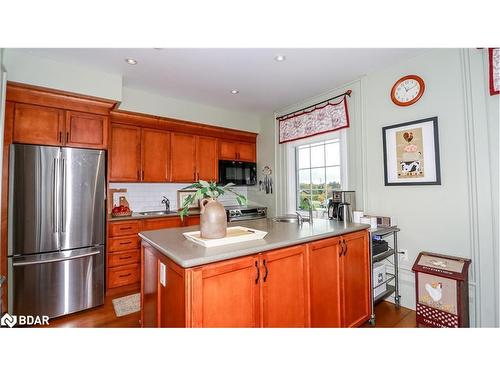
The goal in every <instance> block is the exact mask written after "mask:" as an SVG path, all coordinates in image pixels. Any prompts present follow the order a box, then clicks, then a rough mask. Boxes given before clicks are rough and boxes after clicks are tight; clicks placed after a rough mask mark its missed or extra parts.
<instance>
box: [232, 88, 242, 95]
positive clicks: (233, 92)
mask: <svg viewBox="0 0 500 375" xmlns="http://www.w3.org/2000/svg"><path fill="white" fill-rule="evenodd" d="M239 92H240V91H239V90H236V89H232V90H231V94H237V93H239Z"/></svg>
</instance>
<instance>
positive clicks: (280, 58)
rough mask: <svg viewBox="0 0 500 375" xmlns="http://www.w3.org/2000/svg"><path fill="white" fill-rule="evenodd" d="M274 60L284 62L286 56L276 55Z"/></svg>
mask: <svg viewBox="0 0 500 375" xmlns="http://www.w3.org/2000/svg"><path fill="white" fill-rule="evenodd" d="M274 59H275V60H276V61H278V62H281V61H285V60H286V56H285V55H276V56H275V57H274Z"/></svg>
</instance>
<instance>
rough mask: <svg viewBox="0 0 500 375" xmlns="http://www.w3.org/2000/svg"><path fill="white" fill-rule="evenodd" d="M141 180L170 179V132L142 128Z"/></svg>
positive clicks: (158, 180) (159, 180)
mask: <svg viewBox="0 0 500 375" xmlns="http://www.w3.org/2000/svg"><path fill="white" fill-rule="evenodd" d="M141 155H142V157H141V165H142V172H141V180H142V181H145V182H167V181H169V179H170V175H169V167H170V166H169V164H170V163H169V162H170V133H169V132H165V131H161V130H154V129H147V128H144V129H142V139H141Z"/></svg>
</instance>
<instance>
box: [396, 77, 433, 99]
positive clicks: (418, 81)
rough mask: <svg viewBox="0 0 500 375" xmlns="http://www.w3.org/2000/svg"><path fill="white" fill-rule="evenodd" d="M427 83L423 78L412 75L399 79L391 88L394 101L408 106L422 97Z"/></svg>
mask: <svg viewBox="0 0 500 375" xmlns="http://www.w3.org/2000/svg"><path fill="white" fill-rule="evenodd" d="M424 90H425V84H424V81H423V79H422V78H420V77H418V76H415V75H411V76H405V77H403V78H401V79H400V80H398V81H397V82H396V83H395V84H394V86H393V87H392V90H391V99H392V101H393V102H394V103H395V104H397V105H400V106H408V105H411V104H413V103H415V102H416V101H417V100H419V99H420V98H421V97H422V94H423V93H424Z"/></svg>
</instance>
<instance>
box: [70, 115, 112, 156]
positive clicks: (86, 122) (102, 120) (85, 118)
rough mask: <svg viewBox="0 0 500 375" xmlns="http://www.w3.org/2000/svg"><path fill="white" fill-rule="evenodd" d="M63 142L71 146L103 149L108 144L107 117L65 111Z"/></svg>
mask: <svg viewBox="0 0 500 375" xmlns="http://www.w3.org/2000/svg"><path fill="white" fill-rule="evenodd" d="M65 142H66V145H67V146H71V147H85V148H97V149H105V148H106V147H107V145H108V117H107V116H101V115H94V114H91V113H83V112H73V111H67V112H66V134H65Z"/></svg>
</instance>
